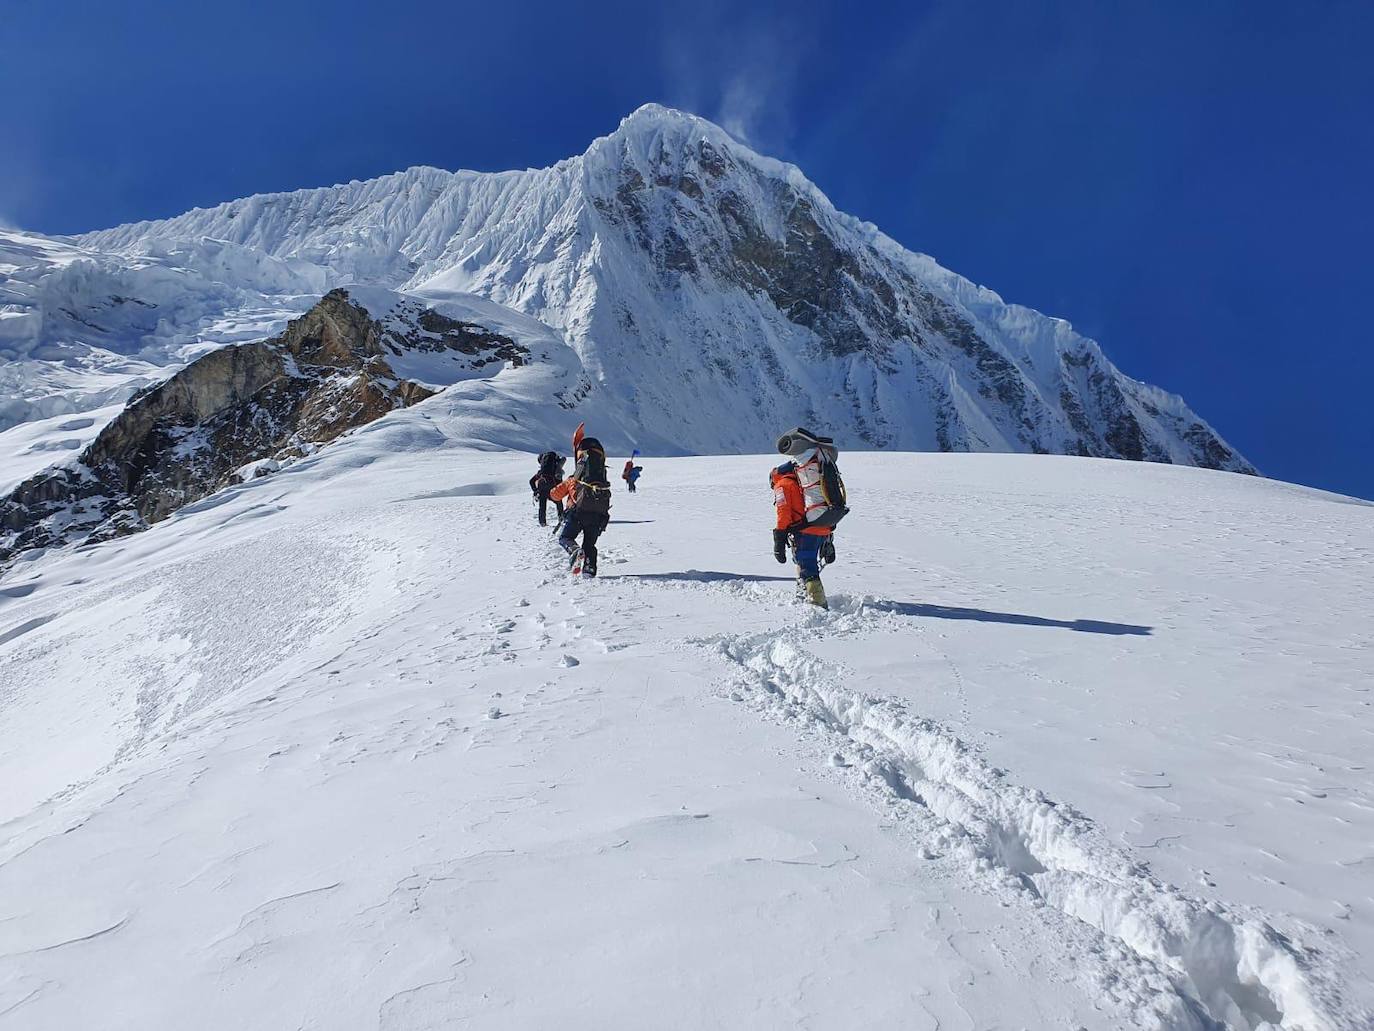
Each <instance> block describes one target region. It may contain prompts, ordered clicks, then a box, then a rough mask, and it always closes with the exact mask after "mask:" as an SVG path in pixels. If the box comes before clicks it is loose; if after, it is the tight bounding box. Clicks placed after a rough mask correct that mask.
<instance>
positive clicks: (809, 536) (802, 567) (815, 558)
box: [792, 533, 825, 580]
mask: <svg viewBox="0 0 1374 1031" xmlns="http://www.w3.org/2000/svg"><path fill="white" fill-rule="evenodd" d="M793 540H794V541H795V542H796V543H795V544H793V546H792V557H793V558H795V559H796V560H797V571H798V572H800V573H801V578H802V579H803V580H814V579H816V578H817V577H818V576H820V575H821V544H822V543H823V542H824V541H825V538H824V537H820V536H817V535H816V534H814V533H799V534H797V535H796V537H794V538H793Z"/></svg>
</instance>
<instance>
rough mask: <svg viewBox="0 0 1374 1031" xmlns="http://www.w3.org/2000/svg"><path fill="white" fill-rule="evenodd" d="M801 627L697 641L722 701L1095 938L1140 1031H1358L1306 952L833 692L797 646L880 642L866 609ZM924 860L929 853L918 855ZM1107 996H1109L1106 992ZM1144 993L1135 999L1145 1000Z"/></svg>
mask: <svg viewBox="0 0 1374 1031" xmlns="http://www.w3.org/2000/svg"><path fill="white" fill-rule="evenodd" d="M832 603H833V605H834V609H833V610H832V611H831V612H829V613H825V612H808V613H806V615H805V617H804V619H805V622H804V623H802V624H801V625H800V626H795V627H788V628H783V629H779V630H774V631H770V632H765V633H761V634H753V635H723V636H720V637H715V638H709V639H705V640H700V641H697V642H694V643H696V644H700V645H706V646H708V647H712V648H714V649H716V650H718V651H719V653H720V654H721V655H723V656H724V657H726V658H727V659H728V660H729V661H730V663H731V664H732V665H733V666H734V667H735V675H734V681H735V683H734V685H733V687H732V690H731V691H730V696H731V697H732V698H734V699H736V700H739V701H746V702H748V703H750V704H752V705H753V706H754V707H756V708H758V709H760V710H761V711H763V712H764V713H765V714H767V715H769V716H771V717H774V718H781V719H783V720H786V721H789V722H793V723H801V724H805V725H808V726H809V727H811V728H813V729H816V730H818V731H819V732H820V733H822V734H823V735H824V736H825V737H826V738H827V739H828V743H829V745H830V746H832V747H833V748H834V749H835V754H834V755H833V756H832V759H831V762H832V765H836V766H840V767H853V768H854V769H855V770H856V771H857V772H858V773H859V774H860V776H861V777H862V778H863V780H864V781H865V782H866V783H867V784H869V785H871V786H874V787H876V788H877V789H878V790H879V791H880V792H882V794H883V795H884V796H885V797H886V798H887V800H888V802H889V803H890V804H892V805H894V806H899V807H903V808H905V809H908V810H910V809H912V808H913V807H914V808H915V809H916V810H917V812H918V813H919V815H918V819H920V820H922V821H923V822H922V824H921V826H922V830H923V832H926V833H929V834H932V835H934V837H935V839H936V841H938V843H939V847H940V849H942V850H943V851H944V852H946V853H948V854H950V855H952V856H954V857H956V858H958V859H961V860H963V861H965V862H966V863H967V864H968V869H969V871H970V872H971V873H972V875H973V877H974V879H975V881H978V882H979V883H980V884H981V885H982V886H983V887H985V888H987V889H989V890H992V891H995V892H997V891H1006V890H1008V889H1011V890H1013V891H1015V892H1019V893H1025V894H1026V895H1029V896H1030V897H1031V900H1032V904H1033V905H1036V906H1042V905H1043V906H1050V907H1053V908H1054V909H1056V910H1059V911H1061V912H1062V913H1064V914H1067V915H1068V916H1070V917H1073V918H1075V919H1076V920H1078V921H1082V922H1083V923H1085V924H1087V925H1089V926H1090V927H1092V928H1095V929H1096V930H1097V931H1100V932H1101V933H1102V934H1103V935H1105V936H1106V937H1107V939H1108V942H1107V945H1108V946H1109V949H1110V951H1111V952H1112V953H1114V955H1112V957H1111V960H1112V965H1113V966H1117V967H1118V969H1117V970H1116V971H1111V972H1099V975H1098V976H1099V978H1100V979H1104V980H1110V979H1112V978H1113V977H1116V976H1119V975H1120V974H1121V973H1122V972H1123V971H1121V970H1120V969H1119V967H1120V966H1121V965H1125V966H1126V967H1128V968H1134V969H1132V970H1131V973H1132V974H1133V975H1134V976H1135V977H1136V978H1137V979H1139V981H1140V982H1142V984H1140V985H1137V986H1136V988H1135V992H1136V993H1138V997H1137V998H1136V999H1135V1000H1133V1005H1134V1006H1135V1007H1137V1012H1136V1020H1137V1022H1138V1023H1139V1025H1140V1026H1142V1027H1149V1028H1223V1027H1225V1028H1235V1029H1246V1031H1258V1029H1265V1028H1294V1029H1297V1028H1301V1029H1304V1031H1328V1029H1330V1031H1334V1029H1338V1028H1355V1027H1359V1026H1361V1025H1359V1024H1358V1023H1356V1022H1347V1021H1346V1020H1345V1019H1342V1018H1340V1017H1333V1016H1332V1013H1333V1012H1339V997H1340V990H1339V986H1338V985H1335V984H1332V983H1327V982H1326V981H1325V980H1324V979H1321V978H1320V976H1319V974H1318V970H1319V965H1318V964H1311V963H1308V962H1305V959H1304V953H1305V952H1315V950H1314V949H1313V948H1312V946H1311V945H1310V944H1309V943H1307V942H1303V941H1295V940H1293V938H1292V937H1290V936H1287V935H1285V934H1283V933H1280V932H1279V931H1277V930H1275V929H1274V928H1273V927H1272V926H1270V924H1269V923H1268V922H1266V921H1265V919H1264V918H1263V917H1262V916H1261V915H1259V914H1254V913H1246V912H1241V911H1240V910H1237V909H1233V908H1230V907H1227V906H1223V905H1220V904H1218V903H1213V902H1206V901H1202V900H1200V899H1196V898H1192V897H1190V896H1188V895H1186V894H1184V893H1183V892H1181V891H1179V890H1178V889H1177V888H1174V887H1173V886H1171V885H1169V884H1166V883H1163V882H1161V881H1160V880H1158V879H1157V878H1155V877H1154V876H1153V875H1152V874H1151V873H1150V871H1149V869H1148V867H1147V866H1146V865H1145V864H1143V863H1142V862H1140V861H1138V860H1136V859H1133V858H1132V857H1130V856H1129V855H1127V854H1125V853H1123V852H1122V851H1121V850H1119V849H1117V848H1116V847H1114V846H1112V845H1111V844H1110V843H1108V842H1107V841H1106V840H1105V838H1104V837H1103V835H1102V834H1101V832H1100V830H1099V829H1098V828H1097V827H1096V825H1095V824H1094V823H1093V822H1092V821H1091V820H1090V819H1088V818H1087V817H1086V816H1084V815H1083V814H1081V813H1078V812H1076V811H1074V810H1073V809H1072V808H1071V807H1069V806H1066V805H1062V804H1058V803H1056V802H1054V801H1052V800H1051V799H1049V798H1047V797H1046V796H1045V795H1043V794H1042V793H1041V792H1039V791H1036V790H1034V789H1031V788H1026V787H1021V786H1019V785H1016V784H1014V783H1012V782H1011V781H1010V779H1009V778H1008V777H1007V775H1006V773H1005V772H1004V771H1002V770H999V769H996V768H994V767H992V766H990V765H988V764H987V763H986V762H985V761H984V760H983V759H981V758H980V757H979V756H978V755H977V754H976V753H975V751H974V750H973V749H972V748H970V747H969V746H968V745H967V744H965V743H964V742H963V741H961V740H960V739H959V738H958V737H956V736H955V735H954V734H953V733H951V732H950V731H949V730H948V729H947V728H945V727H943V726H941V725H940V724H939V723H936V722H934V721H932V720H929V719H925V718H922V717H920V716H918V715H916V714H914V713H912V712H910V711H909V710H908V709H907V708H906V706H905V705H903V704H901V703H900V702H896V701H892V700H887V699H880V698H872V697H866V696H864V695H862V694H859V693H857V692H854V691H851V690H849V689H847V688H846V687H845V686H844V676H843V674H842V673H841V671H840V670H838V669H836V668H834V667H832V666H830V665H829V664H827V663H825V662H824V661H822V660H821V659H819V658H818V657H816V656H815V655H814V654H812V653H811V652H809V651H808V650H807V648H806V647H805V646H804V644H803V642H804V641H806V640H808V639H814V638H815V637H816V635H817V634H818V633H823V634H831V635H833V634H837V633H840V634H847V635H848V634H857V633H863V632H872V631H876V630H879V629H881V623H879V622H878V621H877V620H878V619H881V617H882V613H883V610H882V607H881V605H880V604H877V605H875V604H874V602H873V599H869V598H864V599H861V600H858V601H853V600H850V599H841V598H834V599H832ZM923 851H924V853H925V854H924V856H923V858H935V857H936V853H932V852H930V851H929V850H923ZM1106 987H1108V988H1109V990H1112V991H1113V994H1118V995H1119V994H1120V993H1121V990H1122V986H1120V985H1117V986H1116V987H1115V989H1114V990H1113V989H1112V988H1111V986H1110V985H1108V986H1106ZM1142 987H1144V989H1145V990H1144V991H1142V990H1141V988H1142Z"/></svg>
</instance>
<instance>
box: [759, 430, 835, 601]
mask: <svg viewBox="0 0 1374 1031" xmlns="http://www.w3.org/2000/svg"><path fill="white" fill-rule="evenodd" d="M778 451H779V453H781V454H784V455H791V456H792V457H793V460H792V461H790V462H784V463H783V464H782V465H780V466H778V467H777V468H776V469H774V470H772V472H770V473H769V474H768V482H769V484H770V485H771V486H772V488H773V505H774V507H775V508H776V510H777V523H776V525H775V526H774V529H773V557H774V558H776V559H777V560H778V561H779V562H786V561H787V546H788V544H789V543H790V544H791V546H792V556H793V560H794V561H795V562H796V564H797V580H798V583H799V584H800V586H801V590H802V593H803V594H804V595H805V597H806V600H807V601H809V602H810V603H811V604H813V605H819V606H820V607H821V608H829V605H828V603H827V602H826V598H825V587H824V586H823V585H822V584H821V565H822V563H828V562H834V561H835V543H834V540H833V535H834V532H835V524H836V523H838V522H839V521H840V520H841V519H843V518H844V517H845V515H847V514H848V512H849V509H848V508H846V507H845V501H846V496H845V489H844V481H843V480H842V479H841V478H840V471H839V467H838V465H836V462H835V459H836V458H837V457H838V455H839V451H838V449H837V448H836V447H835V442H834V441H833V440H831V439H830V438H829V437H818V436H816V435H815V434H813V433H811V432H809V431H807V430H803V429H800V428H798V429H795V430H792V431H791V432H790V433H784V434H783V435H782V436H781V437H779V438H778Z"/></svg>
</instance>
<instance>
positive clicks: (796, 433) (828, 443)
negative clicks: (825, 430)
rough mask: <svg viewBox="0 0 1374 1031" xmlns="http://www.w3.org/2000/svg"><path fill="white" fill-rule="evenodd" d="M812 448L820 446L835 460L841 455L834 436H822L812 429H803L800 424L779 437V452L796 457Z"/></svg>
mask: <svg viewBox="0 0 1374 1031" xmlns="http://www.w3.org/2000/svg"><path fill="white" fill-rule="evenodd" d="M812 448H820V449H821V450H823V451H825V452H826V453H827V455H828V456H829V458H830V460H831V461H832V462H833V461H834V460H835V458H836V457H837V456H838V455H839V453H840V449H839V448H837V447H836V446H835V439H834V438H833V437H822V436H819V435H817V434H815V433H812V432H811V431H810V430H806V429H802V427H800V426H798V427H797V428H796V429H794V430H788V431H787V432H786V433H784V434H783V435H782V436H781V437H779V438H778V454H780V455H789V456H791V457H792V458H796V457H797V456H798V455H804V454H806V452H808V451H810V450H811V449H812Z"/></svg>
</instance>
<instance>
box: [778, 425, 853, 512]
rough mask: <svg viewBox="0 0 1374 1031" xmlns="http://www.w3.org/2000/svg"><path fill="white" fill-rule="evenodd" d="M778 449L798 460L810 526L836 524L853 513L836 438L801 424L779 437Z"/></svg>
mask: <svg viewBox="0 0 1374 1031" xmlns="http://www.w3.org/2000/svg"><path fill="white" fill-rule="evenodd" d="M778 451H779V453H781V454H784V455H791V456H792V458H793V459H794V460H795V463H796V470H797V482H798V483H799V484H801V490H802V504H803V505H804V506H805V508H806V523H807V525H808V526H817V527H824V526H832V527H833V526H834V525H835V524H836V523H838V522H839V521H840V520H841V519H843V518H844V517H845V516H847V515H848V514H849V508H848V500H849V498H848V494H847V493H846V491H845V489H844V477H842V476H841V475H840V467H839V464H838V461H837V460H838V458H839V454H840V449H839V448H837V447H836V446H835V441H834V440H833V439H832V438H830V437H821V436H817V435H816V434H814V433H812V432H810V431H809V430H804V429H802V428H801V427H798V428H797V429H795V430H792V431H791V432H789V433H784V434H783V435H782V436H781V437H779V438H778Z"/></svg>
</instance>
